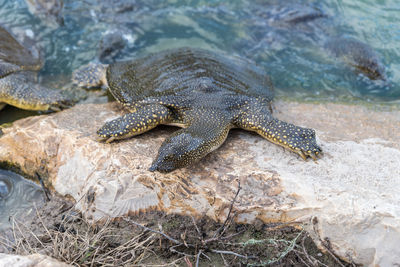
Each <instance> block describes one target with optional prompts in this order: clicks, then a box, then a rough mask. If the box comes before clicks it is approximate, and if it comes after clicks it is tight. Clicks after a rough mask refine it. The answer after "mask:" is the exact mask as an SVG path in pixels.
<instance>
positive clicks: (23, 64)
mask: <svg viewBox="0 0 400 267" xmlns="http://www.w3.org/2000/svg"><path fill="white" fill-rule="evenodd" d="M41 66H42V62H41V61H40V58H39V57H34V56H33V55H32V53H31V51H29V50H28V49H27V48H25V47H24V46H23V45H22V44H21V43H19V42H18V41H17V40H16V39H15V38H14V37H13V36H12V35H11V34H10V33H9V32H8V31H7V30H5V29H4V28H3V27H1V26H0V77H1V78H2V77H4V76H6V75H8V74H10V73H13V72H15V71H20V70H39V69H40V68H41Z"/></svg>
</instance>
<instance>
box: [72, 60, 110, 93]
mask: <svg viewBox="0 0 400 267" xmlns="http://www.w3.org/2000/svg"><path fill="white" fill-rule="evenodd" d="M107 67H108V65H104V64H94V63H90V64H88V65H85V66H82V67H80V68H79V69H77V70H76V71H74V73H73V74H72V82H73V83H74V84H76V85H78V86H80V87H86V88H94V87H101V86H102V85H105V86H107V79H106V70H107Z"/></svg>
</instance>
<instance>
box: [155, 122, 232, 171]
mask: <svg viewBox="0 0 400 267" xmlns="http://www.w3.org/2000/svg"><path fill="white" fill-rule="evenodd" d="M231 128H232V125H231V124H230V122H227V121H220V122H218V123H215V122H211V121H203V122H195V123H193V124H192V125H190V126H189V127H188V128H185V129H181V130H178V131H176V132H175V133H173V135H172V136H170V137H169V138H167V139H166V140H165V141H164V142H163V143H162V145H161V147H160V149H159V151H158V155H157V158H156V159H155V160H154V161H153V164H152V165H151V167H150V169H149V170H150V171H159V172H171V171H173V170H175V169H178V168H182V167H185V166H187V165H190V164H192V163H193V162H195V161H197V160H200V159H201V158H203V157H204V156H206V155H207V154H208V153H210V152H212V151H214V150H215V149H217V148H218V147H219V146H220V145H222V143H223V142H224V141H225V139H226V137H227V135H228V132H229V130H230V129H231Z"/></svg>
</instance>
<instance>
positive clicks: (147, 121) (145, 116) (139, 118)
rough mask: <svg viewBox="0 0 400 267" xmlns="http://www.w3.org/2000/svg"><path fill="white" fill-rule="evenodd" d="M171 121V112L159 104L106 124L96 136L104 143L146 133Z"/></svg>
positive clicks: (148, 106) (138, 109)
mask: <svg viewBox="0 0 400 267" xmlns="http://www.w3.org/2000/svg"><path fill="white" fill-rule="evenodd" d="M171 120H172V112H171V111H170V110H169V109H168V108H166V107H164V106H162V105H159V104H149V105H145V106H140V107H138V108H137V110H136V111H134V112H132V113H128V114H125V115H123V116H121V117H119V118H117V119H115V120H112V121H109V122H106V123H105V124H104V125H103V126H102V127H101V128H100V129H99V130H98V131H97V135H98V136H99V137H100V139H102V140H104V141H106V143H109V142H112V141H113V140H118V139H125V138H128V137H131V136H134V135H138V134H142V133H144V132H147V131H149V130H151V129H153V128H154V127H156V126H157V125H159V124H163V123H167V122H169V121H171Z"/></svg>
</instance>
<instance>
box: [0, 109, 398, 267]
mask: <svg viewBox="0 0 400 267" xmlns="http://www.w3.org/2000/svg"><path fill="white" fill-rule="evenodd" d="M275 110H276V111H275V115H276V116H277V117H278V118H280V119H283V120H286V121H288V122H292V123H295V124H297V125H300V126H306V127H310V128H314V129H315V130H316V133H317V138H318V143H319V144H320V145H321V147H322V149H323V150H324V156H323V157H322V158H321V159H319V160H318V161H317V162H313V161H312V160H308V161H307V162H305V161H303V160H302V159H301V158H299V157H298V156H296V155H295V154H293V153H291V152H288V151H286V150H283V149H282V148H280V147H277V146H276V145H274V144H271V143H269V142H267V141H265V140H263V139H262V138H260V137H259V136H257V135H255V134H252V133H248V132H244V131H241V130H234V131H232V133H231V134H230V135H229V137H228V140H227V141H226V143H225V144H224V145H223V146H222V147H221V148H220V149H218V150H216V151H214V152H213V153H211V154H210V155H209V156H207V157H206V158H205V159H204V160H202V161H200V162H199V164H197V165H196V166H192V167H189V168H186V169H182V170H178V171H175V172H173V173H171V174H159V173H151V172H148V171H147V169H148V166H150V163H151V161H152V159H153V158H154V156H155V155H156V153H157V150H158V147H159V146H160V144H161V142H162V141H163V140H164V138H165V137H167V136H168V135H170V134H171V133H172V132H173V131H174V128H172V127H159V128H158V129H155V130H152V131H150V132H148V133H146V134H143V135H141V136H138V137H135V138H132V139H130V140H125V141H120V142H116V143H113V144H102V143H98V142H97V141H96V140H95V131H96V130H97V128H99V127H100V126H101V125H102V124H103V123H104V121H106V120H109V119H112V118H114V117H116V116H118V115H119V114H121V113H123V111H122V110H121V109H120V106H119V105H118V104H116V103H109V104H86V105H77V106H75V107H74V108H72V109H69V110H66V111H63V112H60V113H57V114H52V115H47V116H38V117H31V118H26V119H23V120H20V121H17V122H15V123H13V125H12V126H11V127H9V128H4V129H3V132H4V135H3V136H2V137H0V161H2V162H6V163H7V164H6V165H8V166H15V167H18V168H19V169H20V170H22V171H23V172H24V173H25V174H27V175H30V176H33V175H34V174H35V173H36V172H37V173H39V174H40V176H41V177H42V178H43V179H44V180H45V181H46V184H47V185H48V186H49V187H51V188H53V189H54V190H55V191H57V192H58V193H60V194H61V195H64V196H69V197H71V198H72V199H73V200H74V201H76V202H77V203H76V205H75V207H76V208H77V210H79V211H81V212H82V213H83V217H84V218H85V219H87V220H89V221H92V222H93V221H98V220H104V219H105V218H109V217H111V218H112V217H120V216H125V215H128V214H137V213H138V212H140V213H141V214H143V212H145V211H151V210H155V209H156V210H159V211H161V212H165V213H166V214H171V213H174V214H181V215H186V216H188V215H189V216H194V217H204V216H206V217H208V218H209V219H211V220H216V221H219V222H223V221H224V220H225V219H226V216H227V214H228V210H229V206H230V203H231V201H232V199H233V198H234V196H235V193H236V192H237V188H238V182H240V186H241V191H240V194H239V195H238V199H237V203H236V205H235V212H236V213H237V214H238V215H237V217H236V222H237V223H248V224H253V223H255V222H256V221H260V222H262V223H264V224H270V223H284V224H287V223H289V224H294V225H299V224H301V225H303V227H304V228H305V230H306V231H307V232H308V233H309V234H310V235H311V236H312V237H313V239H314V241H315V242H317V243H318V242H319V246H320V247H321V248H323V247H326V246H328V245H329V248H331V249H332V251H334V252H335V253H336V254H337V255H339V256H340V257H342V258H343V259H346V260H348V261H354V262H355V263H359V264H363V265H374V264H379V265H382V266H385V265H388V264H389V265H390V264H392V263H395V262H398V261H399V259H398V258H396V257H397V255H399V253H393V249H396V246H395V243H396V242H398V241H399V240H400V214H398V212H397V208H396V207H397V206H398V204H399V203H400V199H399V197H398V194H397V192H396V189H397V188H399V186H400V184H399V183H400V181H399V179H398V177H400V169H399V168H400V167H399V166H398V162H399V161H400V148H399V143H400V142H399V141H400V140H399V139H400V137H399V136H398V135H397V134H396V133H397V129H398V128H399V125H400V121H399V120H400V111H396V110H393V111H382V110H377V109H376V108H370V107H363V106H353V105H342V104H304V103H295V102H286V101H278V102H276V103H275ZM26 147H29V148H30V149H29V150H27V149H26ZM338 225H340V227H338ZM388 231H389V232H388ZM327 240H328V241H327ZM366 240H367V241H368V242H366ZM326 242H328V244H327V243H326Z"/></svg>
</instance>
